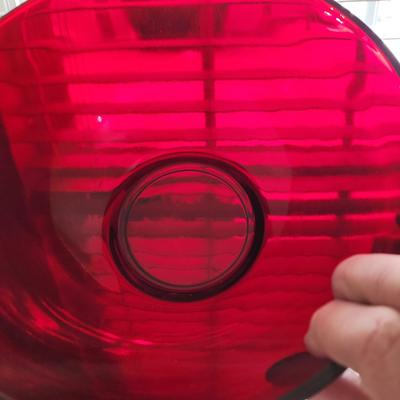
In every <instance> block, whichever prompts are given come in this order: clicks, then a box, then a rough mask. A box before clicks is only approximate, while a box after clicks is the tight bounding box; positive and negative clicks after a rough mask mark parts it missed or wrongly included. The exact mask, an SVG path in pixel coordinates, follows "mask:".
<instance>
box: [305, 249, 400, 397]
mask: <svg viewBox="0 0 400 400" xmlns="http://www.w3.org/2000/svg"><path fill="white" fill-rule="evenodd" d="M332 287H333V293H334V297H335V299H334V300H333V301H331V302H330V303H328V304H326V305H325V306H323V307H322V308H320V309H319V310H318V311H317V312H316V313H315V314H314V316H313V318H312V320H311V323H310V329H309V332H308V333H307V335H306V338H305V343H306V346H307V348H308V350H309V351H310V353H312V354H313V355H315V356H318V357H327V358H330V359H331V360H334V361H336V362H337V363H339V364H341V365H345V366H347V367H350V368H351V369H353V370H355V371H357V372H358V373H359V375H360V377H358V376H357V374H354V373H352V374H351V373H349V372H348V373H347V374H345V375H344V376H343V378H341V379H340V380H339V381H338V382H336V383H335V384H333V385H332V386H331V387H329V388H328V389H327V390H325V391H324V392H322V393H321V394H319V395H317V396H316V397H314V398H313V400H398V399H400V256H396V255H385V254H371V255H360V256H354V257H351V258H350V259H348V260H345V261H344V262H342V263H341V264H340V265H339V266H338V268H337V269H336V271H335V273H334V275H333V279H332Z"/></svg>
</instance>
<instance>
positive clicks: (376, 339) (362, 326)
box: [306, 300, 400, 372]
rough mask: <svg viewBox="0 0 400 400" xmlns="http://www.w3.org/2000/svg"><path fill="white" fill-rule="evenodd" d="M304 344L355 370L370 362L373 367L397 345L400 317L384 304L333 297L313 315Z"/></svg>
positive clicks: (399, 335) (318, 353)
mask: <svg viewBox="0 0 400 400" xmlns="http://www.w3.org/2000/svg"><path fill="white" fill-rule="evenodd" d="M306 345H307V347H308V349H309V350H310V351H311V353H313V354H314V355H318V356H325V357H328V358H330V359H332V360H334V361H336V362H337V363H339V364H342V365H345V366H347V367H350V368H352V369H354V370H356V371H357V372H360V371H361V370H362V368H363V366H365V365H366V364H368V363H371V362H373V363H375V364H374V365H373V367H374V368H376V363H377V362H381V361H382V359H383V358H384V357H388V356H389V355H390V352H391V350H392V349H393V346H395V345H397V346H398V347H400V316H399V314H398V313H397V312H396V311H395V310H393V309H390V308H387V307H381V306H365V305H360V304H356V303H349V302H345V301H341V300H335V301H332V302H330V303H328V304H327V305H325V306H324V307H322V308H320V309H319V310H318V311H317V312H316V313H315V314H314V316H313V318H312V320H311V323H310V328H309V331H308V333H307V336H306Z"/></svg>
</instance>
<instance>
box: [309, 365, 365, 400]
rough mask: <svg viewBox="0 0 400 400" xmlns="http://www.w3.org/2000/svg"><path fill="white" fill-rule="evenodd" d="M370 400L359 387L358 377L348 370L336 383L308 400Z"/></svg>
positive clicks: (359, 380)
mask: <svg viewBox="0 0 400 400" xmlns="http://www.w3.org/2000/svg"><path fill="white" fill-rule="evenodd" d="M338 399H340V400H371V398H370V397H369V396H368V395H367V393H366V392H365V390H364V389H363V387H362V386H361V379H360V376H359V375H358V374H357V373H355V372H354V371H352V370H350V369H348V370H347V371H346V372H345V373H344V374H343V375H342V376H341V377H340V379H338V380H337V381H336V382H334V383H333V384H332V385H330V386H328V387H327V388H326V389H325V390H324V391H322V392H321V393H319V394H317V395H316V396H314V397H312V398H311V399H310V400H338Z"/></svg>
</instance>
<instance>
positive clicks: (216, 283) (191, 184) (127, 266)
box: [105, 154, 264, 301]
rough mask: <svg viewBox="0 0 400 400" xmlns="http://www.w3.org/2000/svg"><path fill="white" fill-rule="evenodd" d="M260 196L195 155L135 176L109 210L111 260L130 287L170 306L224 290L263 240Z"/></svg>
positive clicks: (221, 166)
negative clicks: (169, 303) (131, 285)
mask: <svg viewBox="0 0 400 400" xmlns="http://www.w3.org/2000/svg"><path fill="white" fill-rule="evenodd" d="M259 198H260V196H258V195H257V191H256V189H255V187H254V185H253V184H252V183H251V182H250V180H249V179H248V177H247V176H246V174H245V173H244V172H243V171H241V170H240V168H238V167H237V166H236V165H233V164H231V163H228V162H226V161H222V160H220V159H216V158H214V157H210V156H207V155H200V154H185V155H182V154H180V155H173V156H169V157H164V158H162V159H157V160H153V161H152V162H150V163H146V164H145V165H142V166H140V167H139V168H137V169H136V170H135V171H134V173H133V174H132V175H131V176H130V177H129V178H128V179H127V180H126V181H125V182H124V183H123V185H122V186H120V187H119V188H118V189H117V191H116V194H115V196H114V198H113V200H112V202H111V204H110V206H109V208H108V211H107V214H108V215H109V217H108V218H107V217H106V219H105V221H106V224H107V225H108V226H107V227H106V234H107V236H108V239H107V240H108V243H109V245H110V248H111V252H112V254H113V257H114V260H115V262H116V264H117V266H118V267H119V269H120V270H121V272H122V273H123V275H124V276H125V277H126V278H127V279H128V280H129V281H130V282H131V283H132V284H134V285H135V286H136V287H138V288H140V289H141V290H143V291H145V292H147V293H150V294H152V295H154V296H157V297H161V298H164V299H169V300H183V301H188V300H197V299H200V298H205V297H208V296H211V295H213V294H216V293H218V292H220V291H221V290H224V289H225V288H227V287H229V286H230V285H231V284H233V283H234V282H235V281H236V280H237V279H239V278H240V277H241V276H242V275H243V274H244V273H245V272H246V270H247V269H248V268H249V267H250V266H251V265H252V264H253V261H254V260H255V258H256V255H257V253H258V250H259V248H260V246H261V243H262V240H263V233H264V215H263V208H262V205H261V203H260V201H259Z"/></svg>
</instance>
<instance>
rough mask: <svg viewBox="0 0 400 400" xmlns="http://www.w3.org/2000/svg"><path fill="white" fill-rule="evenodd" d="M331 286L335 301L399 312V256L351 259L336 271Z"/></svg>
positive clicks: (340, 265)
mask: <svg viewBox="0 0 400 400" xmlns="http://www.w3.org/2000/svg"><path fill="white" fill-rule="evenodd" d="M332 287H333V292H334V295H335V297H336V298H338V299H342V300H349V301H354V302H358V303H365V304H374V305H382V306H388V307H393V308H396V309H397V310H400V256H398V255H388V254H370V255H359V256H354V257H351V258H349V259H347V260H345V261H343V262H342V263H341V264H339V266H338V267H337V269H336V270H335V272H334V274H333V278H332Z"/></svg>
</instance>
